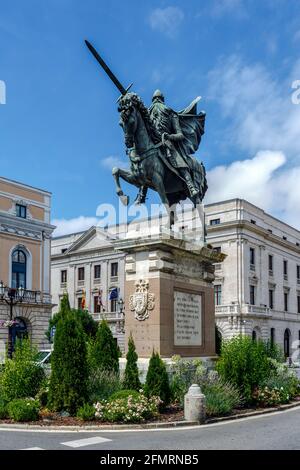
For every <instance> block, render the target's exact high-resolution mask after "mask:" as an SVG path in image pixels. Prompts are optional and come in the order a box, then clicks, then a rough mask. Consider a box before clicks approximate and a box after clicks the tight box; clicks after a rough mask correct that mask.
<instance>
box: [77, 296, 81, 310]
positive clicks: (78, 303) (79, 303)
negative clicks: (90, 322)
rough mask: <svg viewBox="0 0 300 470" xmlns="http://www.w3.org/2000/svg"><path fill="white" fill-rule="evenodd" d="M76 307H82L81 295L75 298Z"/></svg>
mask: <svg viewBox="0 0 300 470" xmlns="http://www.w3.org/2000/svg"><path fill="white" fill-rule="evenodd" d="M77 308H78V310H81V309H82V297H78V299H77Z"/></svg>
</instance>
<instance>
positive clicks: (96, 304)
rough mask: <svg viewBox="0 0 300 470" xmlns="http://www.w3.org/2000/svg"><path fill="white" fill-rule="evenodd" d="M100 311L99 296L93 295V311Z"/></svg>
mask: <svg viewBox="0 0 300 470" xmlns="http://www.w3.org/2000/svg"><path fill="white" fill-rule="evenodd" d="M100 312H101V305H100V302H99V296H98V295H95V296H94V313H100Z"/></svg>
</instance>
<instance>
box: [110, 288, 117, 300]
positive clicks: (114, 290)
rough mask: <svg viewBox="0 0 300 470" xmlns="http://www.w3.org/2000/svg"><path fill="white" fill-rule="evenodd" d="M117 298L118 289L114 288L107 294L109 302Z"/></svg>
mask: <svg viewBox="0 0 300 470" xmlns="http://www.w3.org/2000/svg"><path fill="white" fill-rule="evenodd" d="M118 297H119V292H118V288H117V287H115V288H114V289H112V290H111V291H110V293H109V300H114V299H117V298H118Z"/></svg>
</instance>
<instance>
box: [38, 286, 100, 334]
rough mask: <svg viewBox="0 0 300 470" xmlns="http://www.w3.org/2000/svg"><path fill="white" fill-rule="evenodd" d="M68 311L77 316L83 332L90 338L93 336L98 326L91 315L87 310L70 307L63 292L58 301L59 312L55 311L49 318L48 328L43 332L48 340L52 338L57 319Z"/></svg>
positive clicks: (66, 295)
mask: <svg viewBox="0 0 300 470" xmlns="http://www.w3.org/2000/svg"><path fill="white" fill-rule="evenodd" d="M70 311H72V312H73V313H74V315H75V316H76V317H77V319H78V320H79V321H80V322H81V324H82V328H83V331H84V332H85V334H86V335H87V336H88V337H90V338H95V336H96V333H97V328H98V324H97V322H96V321H95V320H94V319H93V317H92V315H91V314H90V313H89V312H88V311H87V310H80V309H79V310H76V309H71V307H70V303H69V297H68V294H64V295H63V297H62V299H61V301H60V308H59V312H57V313H55V314H54V315H53V317H52V318H51V319H50V320H49V326H48V330H47V331H46V333H45V336H46V338H47V339H48V341H52V340H53V338H52V337H51V330H52V328H53V327H55V328H56V326H57V324H58V322H59V320H60V319H61V318H64V317H65V315H67V313H68V312H70Z"/></svg>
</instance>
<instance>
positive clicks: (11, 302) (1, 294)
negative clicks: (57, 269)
mask: <svg viewBox="0 0 300 470" xmlns="http://www.w3.org/2000/svg"><path fill="white" fill-rule="evenodd" d="M24 294H25V289H24V287H21V286H20V287H18V288H17V289H13V288H8V287H5V286H4V284H3V282H2V281H0V302H2V303H6V304H7V305H8V306H9V320H8V321H6V322H3V324H4V326H7V327H8V348H7V349H8V357H9V359H11V358H12V352H13V344H12V327H13V325H14V324H15V322H14V320H13V307H14V306H15V305H17V304H19V303H21V302H22V301H23V298H24Z"/></svg>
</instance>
